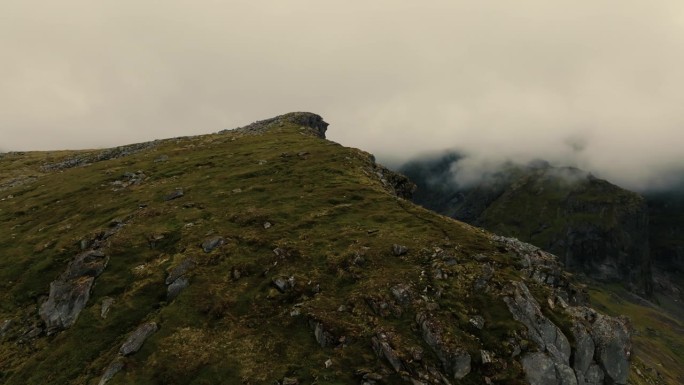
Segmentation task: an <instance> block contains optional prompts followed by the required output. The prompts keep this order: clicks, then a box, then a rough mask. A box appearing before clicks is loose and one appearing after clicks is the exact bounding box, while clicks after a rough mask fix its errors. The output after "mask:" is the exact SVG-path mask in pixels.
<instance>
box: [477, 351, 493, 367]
mask: <svg viewBox="0 0 684 385" xmlns="http://www.w3.org/2000/svg"><path fill="white" fill-rule="evenodd" d="M480 357H481V358H482V363H483V364H490V363H492V362H494V353H492V352H490V351H487V350H480Z"/></svg>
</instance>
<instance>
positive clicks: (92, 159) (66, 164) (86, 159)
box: [40, 141, 159, 172]
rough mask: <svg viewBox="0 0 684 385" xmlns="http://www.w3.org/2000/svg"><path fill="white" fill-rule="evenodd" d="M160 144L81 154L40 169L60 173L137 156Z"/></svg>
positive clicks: (157, 142) (140, 144) (128, 146)
mask: <svg viewBox="0 0 684 385" xmlns="http://www.w3.org/2000/svg"><path fill="white" fill-rule="evenodd" d="M158 144H159V141H152V142H145V143H137V144H130V145H126V146H119V147H114V148H109V149H106V150H102V151H99V152H89V153H84V154H79V155H76V156H73V157H71V158H67V159H65V160H63V161H60V162H55V163H45V164H44V165H42V166H41V168H40V169H41V171H43V172H50V171H59V170H65V169H68V168H72V167H80V166H85V165H88V164H91V163H96V162H102V161H105V160H110V159H118V158H123V157H125V156H129V155H133V154H137V153H139V152H141V151H145V150H148V149H151V148H153V147H155V146H157V145H158Z"/></svg>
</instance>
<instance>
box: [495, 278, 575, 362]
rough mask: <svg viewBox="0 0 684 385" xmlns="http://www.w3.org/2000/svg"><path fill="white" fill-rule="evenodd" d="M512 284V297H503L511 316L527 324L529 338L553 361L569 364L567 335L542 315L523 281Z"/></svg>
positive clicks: (569, 349)
mask: <svg viewBox="0 0 684 385" xmlns="http://www.w3.org/2000/svg"><path fill="white" fill-rule="evenodd" d="M513 286H514V290H513V297H505V298H504V302H506V305H508V310H509V311H510V312H511V314H512V315H513V318H514V319H515V320H517V321H519V322H522V323H523V324H524V325H525V326H527V331H528V333H529V337H530V339H531V340H532V341H534V342H535V343H537V345H539V347H540V348H542V349H545V350H546V351H548V352H549V354H550V355H551V356H552V357H553V358H554V362H559V363H563V364H564V365H569V361H570V353H571V348H570V342H568V339H567V337H565V335H564V334H563V332H562V331H561V330H560V329H559V328H558V326H556V325H554V323H553V322H551V320H549V319H548V318H546V316H544V314H543V313H542V311H541V308H540V307H539V303H538V302H537V301H536V300H535V299H534V297H533V296H532V294H530V291H529V289H528V288H527V286H525V284H524V283H522V282H514V283H513Z"/></svg>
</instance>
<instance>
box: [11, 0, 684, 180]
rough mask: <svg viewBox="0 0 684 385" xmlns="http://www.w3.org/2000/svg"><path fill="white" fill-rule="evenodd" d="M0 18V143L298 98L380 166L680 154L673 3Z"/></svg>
mask: <svg viewBox="0 0 684 385" xmlns="http://www.w3.org/2000/svg"><path fill="white" fill-rule="evenodd" d="M0 15H2V16H0V19H1V20H2V23H0V47H2V48H1V49H2V52H3V55H4V57H5V58H7V59H6V60H4V61H2V62H0V106H2V107H0V151H14V150H16V151H19V150H58V149H67V148H70V149H77V148H100V147H112V146H117V145H123V144H128V143H134V142H141V141H147V140H152V139H158V138H166V137H174V136H184V135H195V134H202V133H210V132H216V131H219V130H222V129H226V128H234V127H238V126H242V125H245V124H248V123H250V122H253V121H255V120H260V119H265V118H269V117H272V116H275V115H279V114H282V113H285V112H290V111H311V112H314V113H318V114H320V115H322V116H323V117H324V118H325V119H326V121H327V122H329V123H330V128H329V131H328V137H329V138H330V139H331V140H334V141H337V142H339V143H341V144H343V145H346V146H353V147H359V148H362V149H364V150H366V151H369V152H372V153H375V154H376V155H377V156H378V158H379V159H381V160H383V161H386V162H388V163H394V164H398V163H401V162H403V161H407V160H409V159H411V158H414V157H416V156H420V155H423V154H427V153H434V152H438V151H442V150H446V149H457V150H459V151H462V152H465V153H468V154H471V156H473V159H477V162H481V163H480V164H490V163H492V162H494V163H495V162H497V161H501V160H507V159H512V160H516V161H520V162H524V161H527V160H531V159H535V158H541V159H546V160H549V161H550V162H553V163H557V164H572V165H575V166H578V167H581V168H583V169H585V170H588V171H592V172H595V173H597V174H598V175H600V176H601V177H604V178H607V179H609V180H611V181H613V182H615V183H618V184H620V185H624V186H626V187H630V188H643V187H644V186H649V185H655V184H658V185H663V184H667V183H668V181H669V179H668V178H669V177H670V175H671V174H672V173H675V172H681V171H682V168H683V165H684V151H682V147H683V145H684V129H683V128H684V110H682V108H681V106H682V105H683V104H684V3H682V2H680V1H674V0H667V1H659V2H649V3H644V2H637V1H625V2H620V3H619V4H616V3H615V2H612V1H611V2H609V1H605V0H598V1H592V2H576V1H565V0H562V1H558V2H553V3H549V2H545V1H541V0H533V1H520V2H506V1H502V0H499V1H494V0H492V1H482V2H475V3H473V2H462V1H444V0H440V1H432V2H429V3H416V2H410V1H404V0H394V1H389V0H376V1H374V2H336V1H333V2H316V1H312V0H308V1H303V0H293V1H289V2H287V3H284V2H276V1H265V2H248V1H231V2H229V3H224V2H218V1H212V0H200V1H193V2H188V1H179V0H170V1H166V2H163V3H158V2H152V1H149V0H148V1H135V2H133V1H128V0H122V1H118V2H89V1H84V0H78V1H75V0H66V1H63V2H59V3H45V2H38V1H35V0H27V1H22V2H5V3H3V4H0ZM477 162H474V163H477ZM476 166H477V165H476Z"/></svg>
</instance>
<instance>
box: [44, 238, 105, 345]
mask: <svg viewBox="0 0 684 385" xmlns="http://www.w3.org/2000/svg"><path fill="white" fill-rule="evenodd" d="M108 261H109V257H107V256H106V255H105V254H104V253H103V252H101V251H99V250H91V251H87V252H84V253H81V254H79V255H78V256H76V258H74V260H73V261H71V263H69V265H68V267H67V269H66V270H65V271H64V272H63V273H62V274H61V275H60V276H59V278H58V279H56V280H55V281H53V282H52V283H51V284H50V293H49V296H48V299H47V300H46V301H45V302H43V304H42V305H41V306H40V310H39V314H40V317H41V318H42V319H43V322H44V323H45V326H46V328H47V334H48V335H50V334H53V333H55V332H58V331H60V330H64V329H66V328H68V327H70V326H71V325H73V324H74V323H75V322H76V319H78V315H79V314H80V313H81V311H82V310H83V308H84V307H85V306H86V303H87V302H88V299H90V291H91V289H92V287H93V283H94V282H95V278H96V277H98V276H99V275H100V274H102V271H104V269H105V267H107V262H108Z"/></svg>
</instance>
